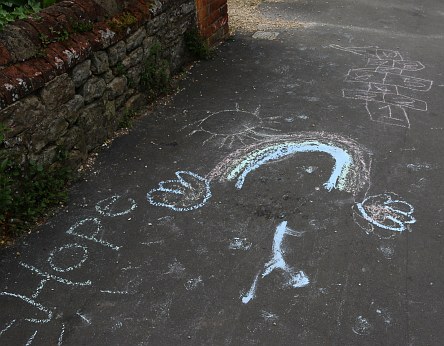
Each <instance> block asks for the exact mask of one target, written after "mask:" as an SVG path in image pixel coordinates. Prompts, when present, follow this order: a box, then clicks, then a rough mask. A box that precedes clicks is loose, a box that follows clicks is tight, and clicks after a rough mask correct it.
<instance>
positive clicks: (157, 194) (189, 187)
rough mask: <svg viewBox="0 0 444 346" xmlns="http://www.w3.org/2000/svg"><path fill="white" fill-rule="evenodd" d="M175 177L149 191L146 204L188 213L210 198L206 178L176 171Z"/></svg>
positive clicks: (208, 184)
mask: <svg viewBox="0 0 444 346" xmlns="http://www.w3.org/2000/svg"><path fill="white" fill-rule="evenodd" d="M176 177H177V179H174V180H166V181H162V182H160V183H159V187H158V188H156V189H152V190H151V191H149V192H148V194H147V199H148V202H149V203H151V204H152V205H154V206H158V207H166V208H169V209H172V210H174V211H190V210H195V209H198V208H200V207H202V206H204V205H205V204H206V203H207V202H208V200H209V199H210V198H211V190H210V183H209V181H208V180H207V179H206V178H203V177H201V176H200V175H198V174H196V173H193V172H188V171H177V172H176Z"/></svg>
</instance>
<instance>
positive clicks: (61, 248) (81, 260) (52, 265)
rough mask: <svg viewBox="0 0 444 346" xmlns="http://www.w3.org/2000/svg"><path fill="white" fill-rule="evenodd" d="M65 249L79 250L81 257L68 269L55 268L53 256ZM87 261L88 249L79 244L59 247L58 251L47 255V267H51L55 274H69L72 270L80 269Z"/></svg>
mask: <svg viewBox="0 0 444 346" xmlns="http://www.w3.org/2000/svg"><path fill="white" fill-rule="evenodd" d="M66 249H81V250H82V252H83V256H82V258H81V259H80V261H79V262H78V263H76V264H74V265H71V266H69V267H65V268H61V267H59V266H57V265H56V264H54V256H55V255H56V254H57V253H59V252H62V251H64V250H66ZM87 259H88V248H87V247H86V246H82V245H79V244H66V245H63V246H61V247H59V248H58V249H55V250H53V251H51V252H50V253H49V257H48V262H49V265H50V266H51V268H52V269H54V270H55V271H56V272H59V273H66V272H70V271H72V270H74V269H77V268H80V267H81V266H82V264H83V263H85V261H86V260H87Z"/></svg>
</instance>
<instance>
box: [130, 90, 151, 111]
mask: <svg viewBox="0 0 444 346" xmlns="http://www.w3.org/2000/svg"><path fill="white" fill-rule="evenodd" d="M145 103H146V96H145V95H143V94H141V93H137V94H135V95H134V96H131V97H130V98H129V100H128V101H126V102H125V108H126V109H131V110H138V109H140V108H142V107H143V106H144V105H145Z"/></svg>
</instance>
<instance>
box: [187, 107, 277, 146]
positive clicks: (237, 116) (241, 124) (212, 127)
mask: <svg viewBox="0 0 444 346" xmlns="http://www.w3.org/2000/svg"><path fill="white" fill-rule="evenodd" d="M277 119H280V117H279V116H278V117H261V116H260V106H259V107H258V108H256V110H255V111H254V112H248V111H245V110H241V109H240V108H239V105H238V104H236V107H235V109H229V110H223V111H219V112H215V113H211V114H210V115H208V116H207V117H205V118H203V119H202V120H198V121H196V122H194V123H191V124H189V125H187V126H185V127H184V128H188V127H195V129H194V130H192V131H191V132H190V133H189V136H192V135H194V134H196V133H206V134H208V135H209V137H208V138H207V139H206V140H205V141H204V142H203V143H202V145H205V144H206V143H207V142H209V141H211V140H213V139H214V140H216V141H219V142H220V145H219V148H222V147H223V146H225V145H227V146H228V147H229V148H231V147H232V146H233V143H234V142H235V141H238V142H241V143H242V144H244V145H245V143H246V142H247V141H248V140H253V141H256V140H258V139H260V138H263V137H268V136H270V135H271V133H273V132H274V133H276V132H278V131H279V130H277V129H274V128H272V127H270V126H272V124H274V123H278V122H277V121H276V120H277Z"/></svg>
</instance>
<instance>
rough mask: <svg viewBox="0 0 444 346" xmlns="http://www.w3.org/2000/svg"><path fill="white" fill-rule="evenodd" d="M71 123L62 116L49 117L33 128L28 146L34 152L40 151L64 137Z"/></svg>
mask: <svg viewBox="0 0 444 346" xmlns="http://www.w3.org/2000/svg"><path fill="white" fill-rule="evenodd" d="M68 126H69V123H68V122H67V121H66V120H65V119H64V118H62V117H59V118H55V119H54V118H51V117H49V118H47V119H46V121H43V122H42V123H41V124H39V126H37V128H36V129H34V130H33V134H32V136H31V140H30V143H28V148H29V150H30V151H31V152H32V153H39V152H40V151H42V149H44V148H45V147H46V146H48V145H50V144H51V143H54V142H55V141H57V140H58V139H59V138H60V137H62V136H63V135H64V134H65V132H66V130H67V129H68Z"/></svg>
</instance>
